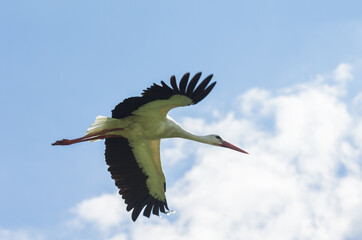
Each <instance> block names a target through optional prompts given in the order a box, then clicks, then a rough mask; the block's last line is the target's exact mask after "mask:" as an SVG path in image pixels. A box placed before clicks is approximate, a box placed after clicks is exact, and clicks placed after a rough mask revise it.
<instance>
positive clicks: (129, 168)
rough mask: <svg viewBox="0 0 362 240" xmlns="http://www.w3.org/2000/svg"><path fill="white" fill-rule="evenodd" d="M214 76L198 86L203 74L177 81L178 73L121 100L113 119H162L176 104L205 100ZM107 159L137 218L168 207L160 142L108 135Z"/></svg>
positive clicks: (113, 112) (133, 217)
mask: <svg viewBox="0 0 362 240" xmlns="http://www.w3.org/2000/svg"><path fill="white" fill-rule="evenodd" d="M212 76H213V75H209V76H207V77H206V78H205V79H204V80H203V81H202V82H201V83H200V84H199V85H198V86H197V83H198V81H199V79H200V77H201V73H197V74H195V76H194V77H193V78H192V79H191V80H190V81H189V77H190V74H189V73H186V74H185V75H184V76H183V77H182V79H181V80H180V83H179V85H177V83H176V78H175V76H172V77H171V79H170V84H171V86H168V85H167V84H166V83H165V82H163V81H161V85H158V84H153V85H152V86H151V87H149V88H147V89H146V90H144V92H143V93H142V96H141V97H131V98H127V99H125V100H124V101H123V102H121V103H119V104H118V105H117V106H116V107H115V108H114V110H113V111H112V118H125V117H128V116H130V115H144V116H145V117H147V118H153V117H156V118H163V117H166V115H167V112H168V111H169V110H170V109H172V108H175V107H180V106H187V105H191V104H196V103H198V102H200V101H201V100H202V99H204V98H205V97H206V96H207V95H208V94H209V93H210V91H211V90H212V89H213V87H214V86H215V84H216V82H214V83H212V84H210V85H208V84H209V83H210V81H211V78H212ZM105 144H106V153H105V155H106V162H107V164H108V165H109V169H108V170H109V171H110V173H111V175H112V178H113V179H114V180H115V183H116V185H117V187H118V188H119V189H120V191H119V193H120V194H121V195H122V197H123V198H124V199H125V203H126V204H127V210H128V211H130V210H131V209H133V212H132V220H133V221H135V220H136V219H137V217H138V216H139V214H140V213H141V211H142V209H143V208H144V207H145V209H144V211H143V215H144V216H146V217H149V216H150V214H151V211H152V213H153V214H156V215H158V214H159V211H161V212H165V209H168V207H167V202H166V197H165V191H166V189H165V186H166V185H165V177H164V174H163V172H162V168H161V162H160V141H159V140H155V141H138V142H132V141H130V140H127V139H125V138H121V137H119V138H107V139H106V141H105Z"/></svg>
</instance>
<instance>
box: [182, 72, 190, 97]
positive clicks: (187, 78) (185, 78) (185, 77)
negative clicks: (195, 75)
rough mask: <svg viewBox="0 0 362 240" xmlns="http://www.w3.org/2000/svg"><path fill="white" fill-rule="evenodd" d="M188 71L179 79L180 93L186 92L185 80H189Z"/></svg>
mask: <svg viewBox="0 0 362 240" xmlns="http://www.w3.org/2000/svg"><path fill="white" fill-rule="evenodd" d="M189 77H190V73H185V74H184V75H183V77H182V78H181V81H180V93H181V94H185V93H186V86H187V82H188V81H189Z"/></svg>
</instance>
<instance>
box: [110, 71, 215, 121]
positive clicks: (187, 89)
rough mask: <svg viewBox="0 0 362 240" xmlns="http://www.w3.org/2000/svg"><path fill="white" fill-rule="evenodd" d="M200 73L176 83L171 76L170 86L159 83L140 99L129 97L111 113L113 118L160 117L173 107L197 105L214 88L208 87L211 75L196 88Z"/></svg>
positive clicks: (144, 92) (145, 91)
mask: <svg viewBox="0 0 362 240" xmlns="http://www.w3.org/2000/svg"><path fill="white" fill-rule="evenodd" d="M200 77H201V72H199V73H196V74H195V75H194V76H193V77H192V79H191V80H190V81H189V78H190V73H186V74H185V75H183V77H182V78H181V80H180V83H179V85H177V83H176V78H175V76H171V78H170V84H171V86H169V85H167V84H166V83H165V82H164V81H161V85H158V84H153V85H152V86H151V87H149V88H147V89H146V90H144V91H143V93H142V97H131V98H127V99H125V100H124V101H123V102H121V103H119V104H118V105H117V106H116V107H115V109H114V110H113V111H112V117H113V118H124V117H127V116H129V115H131V114H137V115H161V116H163V117H165V116H166V115H167V112H168V111H169V110H171V109H172V108H175V107H181V106H188V105H191V104H197V103H198V102H200V101H201V100H202V99H204V98H205V97H206V96H207V95H208V94H209V93H210V92H211V90H212V89H213V88H214V86H215V84H216V82H213V83H211V84H210V85H208V84H209V83H210V81H211V79H212V77H213V75H212V74H211V75H209V76H207V77H206V78H205V79H204V80H203V81H202V82H201V83H200V84H199V85H198V86H197V87H196V85H197V83H198V81H199V80H200Z"/></svg>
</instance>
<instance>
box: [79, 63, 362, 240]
mask: <svg viewBox="0 0 362 240" xmlns="http://www.w3.org/2000/svg"><path fill="white" fill-rule="evenodd" d="M334 76H335V79H336V80H337V81H339V82H345V81H346V80H349V79H353V75H352V74H351V68H350V65H348V64H341V65H339V66H338V67H337V69H336V70H335V71H334ZM326 78H328V77H326V76H323V75H318V78H317V79H316V80H315V81H311V82H309V83H305V84H302V85H298V86H292V87H290V88H288V89H283V90H281V91H278V92H277V93H273V92H270V91H267V90H263V89H252V90H250V91H248V92H246V93H244V94H243V95H242V96H241V97H239V98H238V101H239V103H240V111H236V112H230V113H227V114H226V115H225V116H224V118H220V116H219V117H218V119H221V120H218V121H215V122H212V123H208V122H206V121H204V120H201V119H192V118H186V119H184V121H183V123H182V125H184V126H185V128H186V129H188V130H190V131H193V132H196V133H200V134H204V133H222V134H221V135H222V137H224V138H225V139H226V140H230V142H232V143H234V144H235V145H238V146H240V147H242V148H245V150H247V151H248V152H250V155H242V154H240V153H238V152H234V151H231V150H228V149H224V148H216V147H213V146H208V145H200V144H199V145H196V144H197V143H194V144H195V147H194V148H192V149H190V147H189V146H190V145H189V144H182V145H180V149H179V150H178V151H179V152H180V153H184V154H185V155H184V156H189V155H191V156H192V157H193V158H195V159H196V163H195V165H194V166H192V168H191V169H190V170H189V171H188V172H186V173H185V175H184V176H183V177H182V178H180V179H179V180H178V182H176V183H175V184H174V185H173V186H169V187H168V192H167V196H168V203H169V206H170V207H171V209H175V210H177V213H176V214H175V215H174V216H172V217H170V218H168V217H163V218H157V217H153V218H151V219H142V218H141V219H139V220H138V222H137V223H135V224H133V223H132V224H129V225H127V226H128V227H129V232H127V234H128V235H125V234H126V233H124V232H123V233H122V231H123V230H122V228H120V229H116V230H114V232H113V236H114V239H118V238H119V239H126V238H127V237H126V236H128V237H129V239H136V240H137V239H154V238H157V239H248V240H253V239H278V240H279V239H317V240H318V239H337V240H338V239H361V238H362V232H361V230H360V226H361V224H362V214H361V213H362V172H361V169H362V161H361V153H362V151H361V150H362V145H361V142H362V120H361V119H362V118H361V116H358V115H355V114H352V113H351V112H350V110H349V107H348V106H349V103H347V102H344V101H343V100H342V98H341V93H343V92H345V85H344V84H337V85H334V84H332V83H328V82H327V81H325V79H326ZM321 79H324V80H321ZM218 115H220V113H219V114H218ZM269 122H272V123H273V126H272V127H270V128H265V127H264V124H266V123H269ZM164 151H165V153H166V155H167V154H170V153H175V150H174V149H173V150H164ZM186 153H187V154H186ZM178 161H182V160H179V159H177V160H175V161H174V163H175V164H176V166H175V167H177V162H178ZM166 174H167V173H166ZM111 197H112V199H113V200H110V201H111V202H112V204H105V202H107V201H105V197H104V196H103V197H100V198H95V199H96V200H97V201H95V199H91V200H86V201H85V202H83V203H81V204H80V205H78V207H77V209H78V210H77V211H76V214H78V219H80V220H81V221H88V222H94V223H95V224H98V226H99V227H100V228H101V229H102V228H103V230H105V229H110V228H111V227H114V226H116V225H120V223H121V221H123V223H122V225H123V224H125V223H127V224H128V223H129V222H130V220H129V218H130V216H129V214H126V216H127V217H126V218H125V215H124V214H123V213H122V214H119V212H120V211H121V210H119V207H120V206H121V205H122V202H123V201H120V200H119V201H117V203H116V202H114V203H113V201H114V199H115V196H111ZM87 201H89V202H88V203H89V204H88V205H87V204H85V203H87ZM91 203H92V204H91ZM105 205H107V206H108V207H107V208H101V207H100V206H105ZM80 206H87V207H84V210H83V211H81V210H80V209H82V207H80ZM92 208H96V209H98V210H95V211H94V213H88V211H90V212H92V211H93V210H92ZM121 208H122V209H124V208H125V206H124V205H122V206H121ZM100 209H102V210H100ZM114 214H116V215H117V214H119V215H117V216H119V217H117V216H116V215H114ZM106 215H110V216H106ZM117 234H118V235H117Z"/></svg>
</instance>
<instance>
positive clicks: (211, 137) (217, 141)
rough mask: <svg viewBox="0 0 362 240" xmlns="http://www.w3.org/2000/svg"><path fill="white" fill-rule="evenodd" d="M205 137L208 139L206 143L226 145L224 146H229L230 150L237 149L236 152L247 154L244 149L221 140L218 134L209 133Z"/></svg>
mask: <svg viewBox="0 0 362 240" xmlns="http://www.w3.org/2000/svg"><path fill="white" fill-rule="evenodd" d="M206 137H207V140H208V142H207V143H208V144H212V145H215V146H220V147H226V148H230V149H232V150H235V151H238V152H242V153H246V154H249V153H247V152H246V151H244V150H242V149H240V148H238V147H237V146H234V145H233V144H231V143H228V142H227V141H225V140H223V139H222V138H221V137H220V136H219V135H216V134H211V135H208V136H206Z"/></svg>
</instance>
